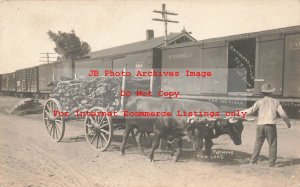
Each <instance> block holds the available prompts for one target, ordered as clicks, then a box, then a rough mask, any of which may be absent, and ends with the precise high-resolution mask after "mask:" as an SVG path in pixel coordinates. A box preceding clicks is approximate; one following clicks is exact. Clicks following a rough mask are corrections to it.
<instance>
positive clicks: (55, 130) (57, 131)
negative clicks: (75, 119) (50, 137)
mask: <svg viewBox="0 0 300 187" xmlns="http://www.w3.org/2000/svg"><path fill="white" fill-rule="evenodd" d="M57 129H58V128H57V127H55V136H56V139H58V134H57V132H58V130H57Z"/></svg>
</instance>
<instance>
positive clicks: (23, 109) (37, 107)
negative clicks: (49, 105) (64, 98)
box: [6, 98, 43, 115]
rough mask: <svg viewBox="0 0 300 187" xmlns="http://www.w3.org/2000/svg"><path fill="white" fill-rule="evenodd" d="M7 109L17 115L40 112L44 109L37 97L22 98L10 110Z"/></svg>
mask: <svg viewBox="0 0 300 187" xmlns="http://www.w3.org/2000/svg"><path fill="white" fill-rule="evenodd" d="M6 111H7V112H8V113H10V114H16V115H26V114H39V113H42V111H43V105H42V103H40V102H39V101H38V100H37V99H33V98H27V99H23V100H21V101H20V102H19V103H17V104H16V105H14V106H13V107H12V108H11V109H10V110H6Z"/></svg>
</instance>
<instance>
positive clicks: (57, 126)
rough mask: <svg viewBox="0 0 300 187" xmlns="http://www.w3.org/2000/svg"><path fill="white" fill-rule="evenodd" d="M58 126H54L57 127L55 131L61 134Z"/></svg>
mask: <svg viewBox="0 0 300 187" xmlns="http://www.w3.org/2000/svg"><path fill="white" fill-rule="evenodd" d="M59 128H60V127H59V126H58V125H57V128H56V129H57V132H58V133H59V134H61V133H60V132H61V131H60V129H59Z"/></svg>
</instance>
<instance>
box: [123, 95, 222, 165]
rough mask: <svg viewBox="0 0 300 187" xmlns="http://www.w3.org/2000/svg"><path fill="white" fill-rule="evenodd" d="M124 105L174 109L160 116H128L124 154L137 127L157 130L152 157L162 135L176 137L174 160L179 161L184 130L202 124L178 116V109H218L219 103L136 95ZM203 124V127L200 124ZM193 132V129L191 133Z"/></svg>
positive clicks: (130, 108)
mask: <svg viewBox="0 0 300 187" xmlns="http://www.w3.org/2000/svg"><path fill="white" fill-rule="evenodd" d="M125 109H126V110H128V111H132V112H138V111H148V112H158V111H159V112H171V113H172V116H169V117H167V116H159V117H126V128H125V132H124V136H123V143H122V146H121V153H122V155H124V154H125V145H126V142H127V139H128V136H129V133H130V132H131V131H132V130H133V129H134V128H137V129H138V131H139V132H149V133H154V137H153V142H152V149H151V152H150V155H149V159H150V161H153V158H154V152H155V149H157V147H158V146H159V142H160V139H167V140H174V141H175V142H177V144H178V148H177V151H176V154H175V161H178V159H179V157H180V154H181V150H182V137H183V136H184V135H185V132H187V131H192V130H193V129H195V128H196V127H197V126H198V125H199V124H197V123H196V124H192V123H190V122H191V121H188V120H187V119H188V117H180V116H176V112H177V110H181V111H183V110H185V111H218V107H216V106H215V105H214V104H212V103H209V102H201V101H194V100H184V99H176V100H175V99H164V98H153V97H133V98H131V99H130V100H129V101H128V103H127V104H126V106H125ZM199 128H201V127H199ZM140 134H141V133H139V136H138V138H137V144H138V147H139V150H141V141H140ZM188 134H191V133H188Z"/></svg>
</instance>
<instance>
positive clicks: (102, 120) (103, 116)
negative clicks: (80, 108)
mask: <svg viewBox="0 0 300 187" xmlns="http://www.w3.org/2000/svg"><path fill="white" fill-rule="evenodd" d="M104 118H105V117H104V116H103V117H102V118H101V121H100V123H99V124H100V125H101V124H102V122H103V120H104Z"/></svg>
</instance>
